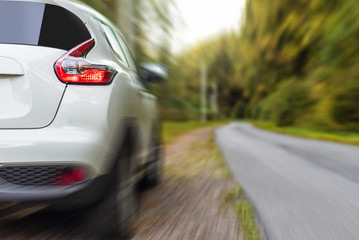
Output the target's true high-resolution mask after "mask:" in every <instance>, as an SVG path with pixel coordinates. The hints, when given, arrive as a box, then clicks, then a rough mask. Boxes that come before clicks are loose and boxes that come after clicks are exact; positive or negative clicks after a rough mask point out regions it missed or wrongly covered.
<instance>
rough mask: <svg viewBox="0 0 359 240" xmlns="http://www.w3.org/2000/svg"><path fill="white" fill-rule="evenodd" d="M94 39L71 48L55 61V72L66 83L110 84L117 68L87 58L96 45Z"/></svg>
mask: <svg viewBox="0 0 359 240" xmlns="http://www.w3.org/2000/svg"><path fill="white" fill-rule="evenodd" d="M94 45H95V41H94V40H93V39H91V40H89V41H87V42H84V43H82V44H80V45H78V46H76V47H75V48H73V49H71V50H70V51H69V52H67V53H66V54H65V55H64V56H62V57H61V58H60V59H59V60H57V62H56V63H55V72H56V74H57V76H58V78H59V79H60V80H61V81H62V82H64V83H73V84H109V83H111V81H112V78H113V77H114V76H115V75H116V73H117V72H116V70H115V69H113V68H112V67H110V66H107V65H100V64H94V63H91V62H89V61H88V60H86V59H85V57H86V54H87V53H88V52H89V51H90V50H91V49H92V48H93V47H94Z"/></svg>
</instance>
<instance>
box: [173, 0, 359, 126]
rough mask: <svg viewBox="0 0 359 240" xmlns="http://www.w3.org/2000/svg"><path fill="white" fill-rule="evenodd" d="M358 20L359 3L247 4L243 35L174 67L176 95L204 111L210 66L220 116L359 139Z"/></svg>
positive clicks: (206, 47) (193, 52) (277, 0)
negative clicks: (204, 78)
mask: <svg viewBox="0 0 359 240" xmlns="http://www.w3.org/2000/svg"><path fill="white" fill-rule="evenodd" d="M358 16H359V2H358V1H356V0H346V1H340V0H332V1H324V0H293V1H285V0H271V1H262V0H247V4H246V8H245V18H244V22H243V25H242V27H241V29H239V31H237V32H232V33H228V34H224V35H222V36H220V37H218V38H216V39H212V40H209V41H208V42H205V43H203V44H201V45H198V46H196V47H194V48H192V49H190V51H189V52H187V53H185V54H183V55H182V56H181V57H180V58H179V59H178V62H177V63H178V64H174V66H173V69H179V71H177V70H175V71H174V72H173V74H172V79H175V81H176V82H177V83H176V84H173V86H176V88H175V89H177V91H176V92H175V93H174V94H175V95H177V97H180V98H183V99H185V100H186V101H187V102H188V103H189V104H190V105H193V106H198V105H199V98H198V97H197V96H198V92H199V91H198V89H199V84H198V82H199V63H200V62H205V63H206V65H207V66H208V76H209V82H210V84H212V83H217V84H218V86H219V88H218V99H219V101H218V107H219V113H220V115H221V116H227V117H228V116H233V117H243V115H244V117H246V118H254V119H259V118H260V119H265V120H270V121H273V122H274V123H275V124H276V125H278V126H291V125H305V126H317V127H318V126H320V127H321V128H322V129H327V130H350V131H359V110H358V109H359V108H358V102H359V18H358ZM208 98H210V94H209V96H208ZM244 105H245V106H244Z"/></svg>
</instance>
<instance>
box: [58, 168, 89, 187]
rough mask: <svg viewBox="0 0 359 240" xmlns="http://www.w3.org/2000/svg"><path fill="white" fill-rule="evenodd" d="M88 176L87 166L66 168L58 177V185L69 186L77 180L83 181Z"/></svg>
mask: <svg viewBox="0 0 359 240" xmlns="http://www.w3.org/2000/svg"><path fill="white" fill-rule="evenodd" d="M87 177H88V171H87V170H86V169H85V168H82V167H77V168H73V169H68V170H64V171H63V172H62V173H61V174H60V175H59V176H57V177H56V185H58V186H68V185H71V184H74V183H77V182H82V181H84V180H86V179H87Z"/></svg>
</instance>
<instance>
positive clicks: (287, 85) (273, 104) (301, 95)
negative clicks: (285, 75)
mask: <svg viewBox="0 0 359 240" xmlns="http://www.w3.org/2000/svg"><path fill="white" fill-rule="evenodd" d="M313 103H314V101H313V99H312V98H311V96H310V90H309V88H308V86H306V84H304V83H302V82H300V81H297V80H288V81H285V82H283V83H282V84H280V86H279V88H278V90H277V91H276V92H275V93H273V94H272V95H270V96H269V97H268V98H267V99H266V101H265V102H264V105H263V110H262V114H263V119H266V120H271V121H273V122H274V123H275V124H276V125H277V126H291V125H294V124H295V122H296V119H298V118H299V117H300V116H302V115H304V114H306V113H307V112H308V110H309V108H310V107H311V106H312V104H313Z"/></svg>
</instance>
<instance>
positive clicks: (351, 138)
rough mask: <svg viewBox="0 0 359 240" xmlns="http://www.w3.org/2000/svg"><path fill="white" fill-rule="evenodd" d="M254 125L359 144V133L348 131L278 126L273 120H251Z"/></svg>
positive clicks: (279, 131) (327, 139)
mask: <svg viewBox="0 0 359 240" xmlns="http://www.w3.org/2000/svg"><path fill="white" fill-rule="evenodd" d="M249 122H250V123H252V124H253V125H254V126H256V127H258V128H261V129H264V130H269V131H273V132H278V133H283V134H288V135H292V136H297V137H303V138H311V139H317V140H325V141H331V142H338V143H345V144H351V145H357V146H359V134H358V133H348V132H326V131H323V130H318V129H311V128H305V127H278V126H276V125H275V124H274V123H271V122H263V121H253V120H249Z"/></svg>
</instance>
